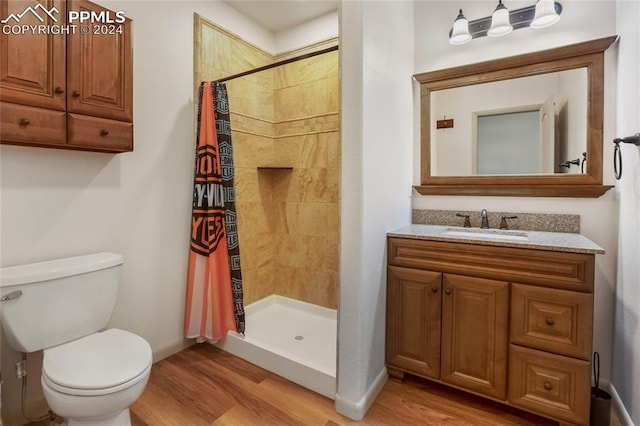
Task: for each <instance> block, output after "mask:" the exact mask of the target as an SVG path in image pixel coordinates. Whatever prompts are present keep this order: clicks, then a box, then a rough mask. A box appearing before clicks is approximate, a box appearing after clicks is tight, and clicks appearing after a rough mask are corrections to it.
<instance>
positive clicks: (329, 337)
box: [215, 295, 337, 399]
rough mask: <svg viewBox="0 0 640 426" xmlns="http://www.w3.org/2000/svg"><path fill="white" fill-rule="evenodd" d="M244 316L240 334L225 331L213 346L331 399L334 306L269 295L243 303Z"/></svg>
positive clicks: (335, 329) (333, 379)
mask: <svg viewBox="0 0 640 426" xmlns="http://www.w3.org/2000/svg"><path fill="white" fill-rule="evenodd" d="M245 315H246V332H245V336H244V337H243V336H242V335H240V334H238V333H235V332H230V333H229V334H228V335H227V337H226V338H224V339H222V340H220V341H219V342H218V343H216V344H215V345H216V346H217V347H219V348H221V349H223V350H225V351H227V352H230V353H232V354H234V355H236V356H238V357H240V358H242V359H244V360H246V361H249V362H251V363H253V364H256V365H258V366H260V367H262V368H264V369H266V370H269V371H271V372H273V373H275V374H277V375H279V376H282V377H284V378H285V379H288V380H291V381H292V382H294V383H297V384H299V385H301V386H304V387H305V388H307V389H311V390H312V391H314V392H317V393H319V394H321V395H324V396H326V397H327V398H331V399H335V394H336V358H337V356H336V353H337V352H336V347H337V315H336V311H335V310H334V309H328V308H324V307H321V306H317V305H312V304H310V303H306V302H301V301H298V300H294V299H290V298H288V297H283V296H278V295H271V296H268V297H265V298H264V299H261V300H258V301H257V302H254V303H252V304H250V305H248V306H246V307H245Z"/></svg>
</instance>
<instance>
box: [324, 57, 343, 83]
mask: <svg viewBox="0 0 640 426" xmlns="http://www.w3.org/2000/svg"><path fill="white" fill-rule="evenodd" d="M326 57H327V77H337V78H339V77H340V53H339V52H331V53H328V54H327V55H326Z"/></svg>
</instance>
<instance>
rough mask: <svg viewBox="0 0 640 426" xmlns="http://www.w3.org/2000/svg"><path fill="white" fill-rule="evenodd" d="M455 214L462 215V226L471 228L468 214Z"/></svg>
mask: <svg viewBox="0 0 640 426" xmlns="http://www.w3.org/2000/svg"><path fill="white" fill-rule="evenodd" d="M456 216H458V217H464V225H463V226H464V227H465V228H471V221H470V220H469V215H468V214H462V213H456Z"/></svg>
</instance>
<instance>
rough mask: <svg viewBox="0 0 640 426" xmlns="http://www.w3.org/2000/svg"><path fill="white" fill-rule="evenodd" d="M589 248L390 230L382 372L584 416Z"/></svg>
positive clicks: (551, 413)
mask: <svg viewBox="0 0 640 426" xmlns="http://www.w3.org/2000/svg"><path fill="white" fill-rule="evenodd" d="M594 257H595V256H594V255H593V254H585V253H569V252H556V251H548V250H538V249H529V248H513V247H499V246H487V245H478V244H469V243H464V242H460V243H457V242H445V241H430V240H420V239H411V238H397V237H389V238H388V278H387V324H386V325H387V348H386V355H387V370H388V372H389V374H390V375H391V376H392V377H394V378H396V379H402V378H403V377H404V374H405V373H411V374H415V375H417V376H421V377H425V378H428V379H431V380H436V381H438V382H440V383H443V384H447V385H450V386H454V387H456V388H459V389H464V390H467V391H469V392H472V393H474V394H477V395H483V396H486V397H488V398H491V399H493V400H496V401H500V402H502V403H504V404H507V405H512V406H515V407H518V408H521V409H524V410H527V411H530V412H533V413H536V414H540V415H543V416H546V417H549V418H552V419H555V420H558V421H560V422H561V423H562V424H576V425H588V424H589V403H590V366H591V363H590V359H591V353H592V331H593V275H594V260H595V259H594Z"/></svg>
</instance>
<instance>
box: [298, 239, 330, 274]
mask: <svg viewBox="0 0 640 426" xmlns="http://www.w3.org/2000/svg"><path fill="white" fill-rule="evenodd" d="M298 250H299V252H300V259H299V260H300V264H299V265H297V266H298V267H300V268H306V269H311V270H313V271H324V270H325V267H326V264H327V260H326V250H325V238H323V237H307V236H304V235H300V236H298Z"/></svg>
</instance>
